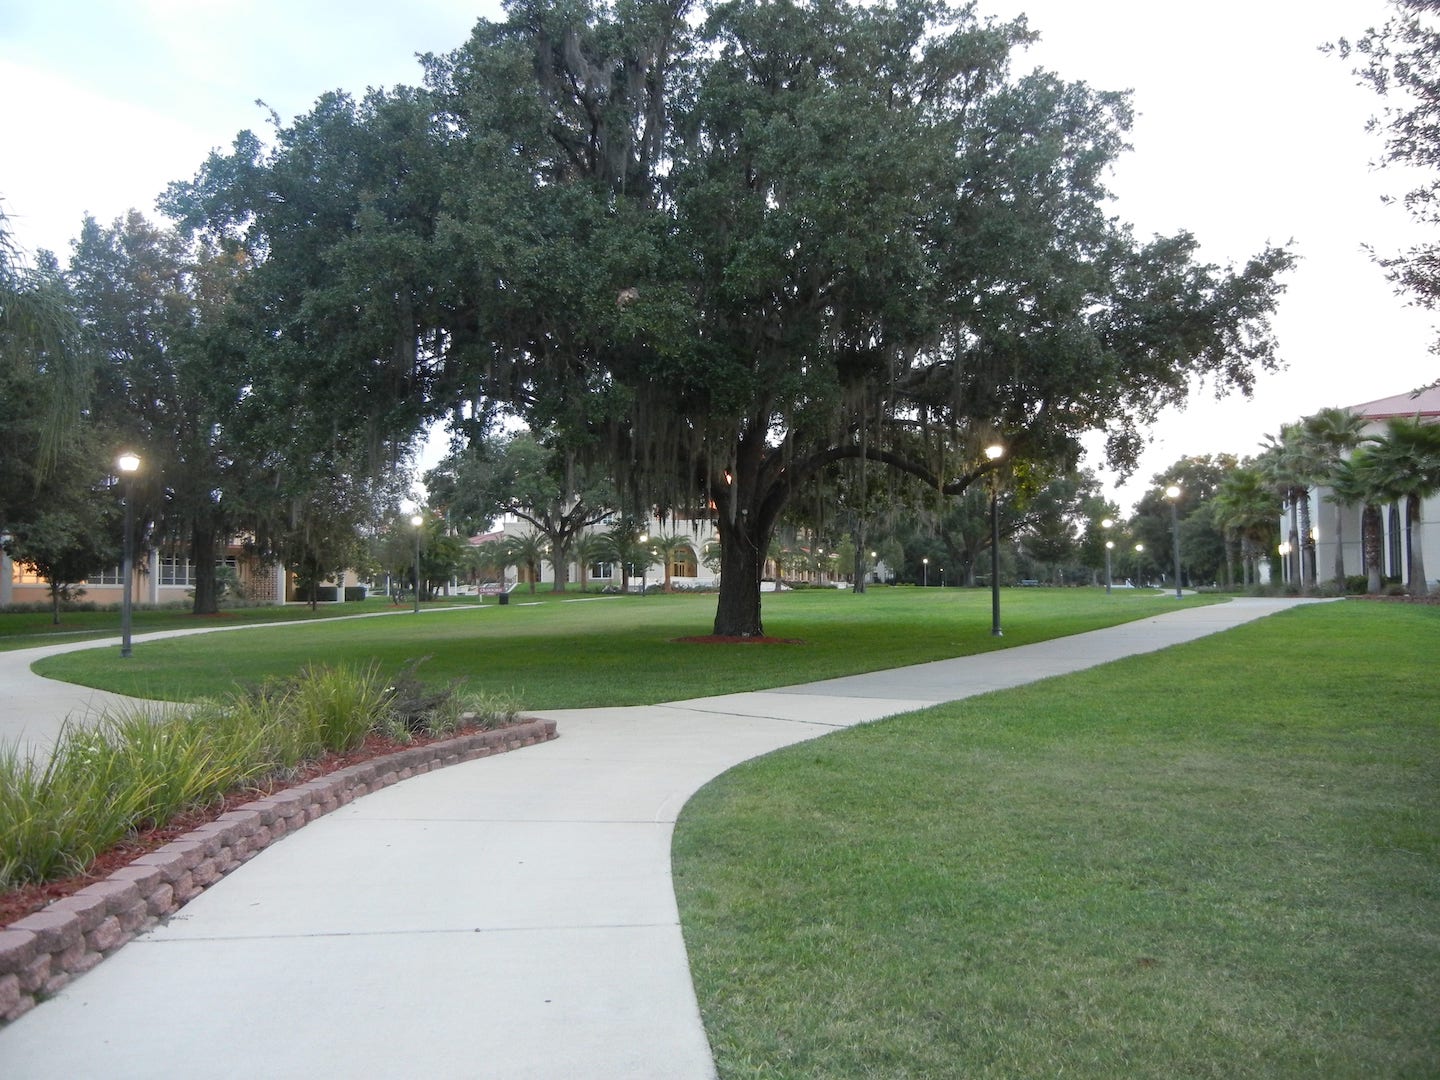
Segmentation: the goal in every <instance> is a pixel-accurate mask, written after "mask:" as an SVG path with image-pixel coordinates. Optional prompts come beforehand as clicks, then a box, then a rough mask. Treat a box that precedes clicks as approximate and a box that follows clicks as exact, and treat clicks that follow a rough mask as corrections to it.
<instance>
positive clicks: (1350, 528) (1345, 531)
mask: <svg viewBox="0 0 1440 1080" xmlns="http://www.w3.org/2000/svg"><path fill="white" fill-rule="evenodd" d="M1348 411H1350V412H1352V413H1355V414H1356V415H1358V416H1362V417H1364V418H1365V420H1366V425H1365V430H1364V434H1365V435H1367V436H1370V435H1374V436H1383V435H1384V434H1385V425H1386V423H1387V422H1388V421H1390V420H1394V419H1408V420H1419V421H1421V422H1423V423H1440V387H1431V388H1430V389H1428V390H1425V391H1423V392H1422V393H1420V394H1418V395H1417V394H1409V393H1406V394H1396V395H1394V396H1392V397H1386V398H1380V399H1378V400H1376V401H1367V402H1364V403H1362V404H1360V405H1351V406H1348ZM1363 510H1364V508H1363V507H1360V506H1340V505H1337V504H1336V503H1335V502H1334V501H1333V500H1332V499H1331V492H1330V489H1329V488H1328V487H1326V486H1324V485H1318V486H1316V487H1314V488H1312V489H1311V490H1310V517H1311V522H1312V526H1313V533H1314V536H1315V570H1316V578H1317V579H1318V580H1319V581H1320V582H1321V583H1324V582H1326V581H1329V580H1331V579H1332V578H1333V576H1334V571H1333V567H1334V565H1335V546H1336V541H1337V538H1338V540H1339V543H1340V548H1341V553H1342V555H1343V557H1344V560H1345V564H1344V565H1345V574H1346V576H1360V575H1363V574H1364V573H1365V560H1364V554H1363V552H1362V550H1361V545H1360V536H1361V533H1360V517H1361V514H1362V512H1363ZM1381 520H1382V523H1383V528H1384V539H1383V542H1382V544H1381V557H1380V561H1381V568H1380V572H1381V575H1382V577H1384V578H1387V579H1389V578H1398V579H1399V580H1401V581H1403V580H1404V579H1405V567H1406V550H1405V506H1404V504H1403V503H1389V504H1386V505H1385V506H1383V507H1382V508H1381ZM1421 520H1422V522H1423V524H1422V526H1421V528H1420V536H1419V541H1418V542H1419V543H1420V545H1421V548H1420V550H1421V556H1422V558H1423V559H1424V562H1425V577H1426V580H1427V582H1428V584H1429V585H1430V588H1431V589H1432V590H1433V589H1435V588H1437V586H1440V581H1437V575H1440V498H1430V499H1426V500H1425V501H1424V503H1423V505H1422V507H1421ZM1287 530H1288V524H1287V525H1283V527H1282V530H1281V535H1282V536H1283V535H1285V533H1286V531H1287ZM1285 562H1286V579H1287V580H1291V579H1293V577H1294V576H1295V569H1294V565H1293V560H1286V561H1285Z"/></svg>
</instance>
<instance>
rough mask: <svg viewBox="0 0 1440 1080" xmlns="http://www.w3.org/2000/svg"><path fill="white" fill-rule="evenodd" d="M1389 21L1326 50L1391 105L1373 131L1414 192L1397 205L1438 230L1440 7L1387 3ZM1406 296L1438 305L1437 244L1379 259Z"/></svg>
mask: <svg viewBox="0 0 1440 1080" xmlns="http://www.w3.org/2000/svg"><path fill="white" fill-rule="evenodd" d="M1390 7H1391V10H1392V15H1391V17H1390V18H1389V19H1388V20H1386V22H1384V23H1383V24H1381V25H1380V26H1378V27H1375V26H1372V27H1370V28H1369V29H1367V30H1366V31H1365V32H1364V33H1363V34H1362V35H1361V36H1360V37H1359V38H1357V39H1355V40H1353V41H1352V40H1349V39H1346V38H1341V39H1340V40H1339V41H1338V42H1336V43H1334V44H1333V45H1330V46H1327V49H1329V50H1330V51H1333V52H1335V53H1337V54H1338V55H1339V56H1340V57H1342V58H1343V59H1349V60H1354V61H1356V62H1357V63H1358V65H1359V66H1358V67H1356V68H1355V74H1356V75H1358V76H1359V77H1360V79H1361V81H1362V83H1363V84H1365V85H1368V86H1370V87H1371V88H1372V89H1373V90H1375V92H1376V93H1377V94H1379V95H1380V96H1381V97H1383V98H1385V99H1386V105H1385V107H1384V110H1383V111H1382V113H1381V114H1380V115H1378V116H1375V117H1372V118H1371V120H1370V122H1369V125H1368V127H1369V130H1371V131H1382V132H1383V133H1384V136H1385V158H1384V163H1385V164H1387V165H1393V166H1398V167H1401V168H1402V169H1404V170H1406V172H1407V175H1408V176H1412V177H1413V178H1414V179H1413V182H1414V186H1413V187H1412V188H1410V189H1409V190H1408V191H1406V192H1404V193H1403V194H1402V195H1401V196H1400V197H1399V199H1398V201H1399V202H1400V203H1401V204H1402V205H1403V206H1404V207H1405V209H1406V211H1407V212H1408V213H1409V214H1410V216H1411V218H1412V219H1413V220H1414V221H1415V222H1416V223H1417V224H1419V225H1422V226H1428V227H1430V228H1432V229H1433V227H1434V226H1436V225H1437V224H1440V127H1437V126H1436V123H1435V115H1436V111H1437V109H1440V27H1437V25H1436V22H1435V18H1436V15H1437V13H1440V0H1390ZM1377 258H1378V261H1379V262H1380V264H1381V265H1382V266H1384V267H1385V268H1386V270H1387V271H1388V273H1389V275H1390V279H1391V281H1393V282H1394V283H1395V284H1396V285H1397V286H1398V287H1399V288H1400V289H1401V290H1403V291H1405V292H1408V293H1409V294H1410V295H1411V296H1413V297H1414V298H1415V300H1416V301H1417V302H1418V303H1420V304H1421V305H1423V306H1424V307H1427V308H1434V307H1436V306H1437V305H1440V245H1437V244H1436V242H1435V241H1434V240H1424V241H1421V242H1419V243H1416V244H1413V245H1412V246H1411V247H1409V248H1408V249H1406V250H1405V251H1402V252H1399V253H1392V254H1385V253H1382V254H1379V255H1378V256H1377Z"/></svg>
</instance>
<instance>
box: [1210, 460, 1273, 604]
mask: <svg viewBox="0 0 1440 1080" xmlns="http://www.w3.org/2000/svg"><path fill="white" fill-rule="evenodd" d="M1212 501H1213V504H1214V508H1215V522H1216V524H1217V525H1219V526H1220V527H1221V528H1222V529H1224V530H1225V531H1226V532H1227V533H1230V534H1232V535H1234V536H1236V537H1237V538H1238V539H1239V541H1240V561H1241V563H1242V564H1243V566H1244V578H1245V584H1246V585H1253V584H1256V583H1257V581H1258V578H1259V571H1258V564H1259V561H1260V559H1261V557H1262V556H1265V555H1267V554H1268V552H1269V550H1270V543H1271V540H1272V539H1273V537H1274V535H1275V519H1276V518H1277V517H1278V516H1279V513H1278V512H1279V509H1280V508H1279V506H1278V504H1277V503H1278V500H1277V496H1276V494H1275V492H1274V490H1273V489H1272V488H1271V487H1270V486H1269V485H1268V484H1267V482H1266V479H1265V476H1264V474H1263V473H1261V471H1260V470H1259V469H1258V468H1256V467H1254V466H1253V465H1242V466H1240V467H1239V468H1237V469H1233V470H1231V471H1230V472H1229V473H1227V474H1226V476H1225V479H1224V480H1222V481H1221V482H1220V487H1219V489H1218V490H1217V491H1216V492H1215V495H1214V498H1213V500H1212Z"/></svg>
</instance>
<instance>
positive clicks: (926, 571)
mask: <svg viewBox="0 0 1440 1080" xmlns="http://www.w3.org/2000/svg"><path fill="white" fill-rule="evenodd" d="M920 572H921V574H923V575H924V577H923V578H922V579H921V587H922V588H926V589H928V588H929V587H930V560H929V558H924V559H921V560H920Z"/></svg>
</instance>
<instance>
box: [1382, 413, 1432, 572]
mask: <svg viewBox="0 0 1440 1080" xmlns="http://www.w3.org/2000/svg"><path fill="white" fill-rule="evenodd" d="M1372 459H1373V461H1374V465H1375V470H1376V482H1377V484H1378V486H1379V488H1380V490H1381V492H1382V493H1383V494H1384V495H1386V496H1387V497H1389V498H1394V499H1404V500H1405V556H1406V557H1405V587H1406V589H1407V590H1408V591H1409V593H1410V595H1411V596H1426V595H1428V593H1429V591H1430V590H1429V586H1427V585H1426V583H1425V555H1424V551H1423V550H1422V541H1421V534H1420V526H1421V506H1422V504H1423V502H1424V500H1425V499H1428V498H1430V497H1431V496H1433V495H1435V494H1436V493H1437V492H1440V424H1422V423H1421V422H1420V421H1419V420H1391V421H1390V422H1389V423H1388V424H1387V425H1386V434H1385V437H1384V438H1382V439H1380V440H1378V441H1377V442H1376V444H1375V447H1374V449H1373V451H1372Z"/></svg>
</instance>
